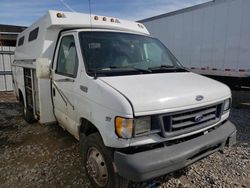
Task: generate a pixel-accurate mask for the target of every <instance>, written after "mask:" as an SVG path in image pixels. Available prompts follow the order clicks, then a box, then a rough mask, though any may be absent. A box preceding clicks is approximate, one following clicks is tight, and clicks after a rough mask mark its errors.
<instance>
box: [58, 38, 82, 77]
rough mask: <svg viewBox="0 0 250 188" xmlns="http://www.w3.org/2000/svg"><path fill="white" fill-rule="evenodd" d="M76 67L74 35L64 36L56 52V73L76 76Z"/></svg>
mask: <svg viewBox="0 0 250 188" xmlns="http://www.w3.org/2000/svg"><path fill="white" fill-rule="evenodd" d="M77 67H78V58H77V52H76V46H75V40H74V37H73V36H72V35H69V36H65V37H63V38H62V40H61V44H60V48H59V52H58V57H57V67H56V73H58V74H62V75H65V76H70V77H76V73H77Z"/></svg>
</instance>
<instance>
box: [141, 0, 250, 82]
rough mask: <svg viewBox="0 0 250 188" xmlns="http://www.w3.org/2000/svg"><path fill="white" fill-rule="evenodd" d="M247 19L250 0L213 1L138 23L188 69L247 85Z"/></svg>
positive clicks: (249, 39) (249, 72) (249, 63)
mask: <svg viewBox="0 0 250 188" xmlns="http://www.w3.org/2000/svg"><path fill="white" fill-rule="evenodd" d="M249 18H250V1H249V0H214V1H211V2H207V3H204V4H200V5H196V6H193V7H189V8H185V9H182V10H177V11H174V12H170V13H167V14H163V15H159V16H155V17H151V18H147V19H144V20H140V21H139V22H141V23H143V24H144V25H145V26H146V27H147V29H148V30H149V31H150V33H151V35H153V36H155V37H157V38H159V39H160V40H161V41H162V42H163V43H164V44H165V45H166V46H168V47H169V49H170V50H171V51H172V52H173V53H174V54H175V55H176V56H177V59H179V60H180V61H181V62H182V64H183V65H184V66H185V67H186V68H187V69H189V70H190V71H193V72H196V73H199V74H203V75H207V76H210V77H212V78H215V79H218V80H220V81H223V82H225V83H227V84H228V85H230V86H250V45H249V44H250V22H249Z"/></svg>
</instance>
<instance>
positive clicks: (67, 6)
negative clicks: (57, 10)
mask: <svg viewBox="0 0 250 188" xmlns="http://www.w3.org/2000/svg"><path fill="white" fill-rule="evenodd" d="M60 1H61V3H62V4H63V5H64V6H65V7H66V8H67V9H69V10H70V11H71V12H75V10H74V9H73V8H71V7H70V6H69V5H68V4H67V3H65V2H64V0H60Z"/></svg>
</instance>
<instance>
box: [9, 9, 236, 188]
mask: <svg viewBox="0 0 250 188" xmlns="http://www.w3.org/2000/svg"><path fill="white" fill-rule="evenodd" d="M12 66H13V67H12V70H13V77H14V86H15V92H16V94H17V96H18V98H19V100H20V102H21V104H23V114H24V118H25V120H26V121H27V122H33V121H34V120H38V121H39V122H40V123H42V124H50V123H55V122H57V123H59V125H60V126H61V127H63V128H64V129H66V130H67V131H68V132H70V133H71V134H72V135H73V136H74V137H75V138H76V139H78V140H79V141H80V152H81V160H82V168H83V169H86V172H87V175H88V177H89V179H90V181H91V183H92V185H93V186H94V187H110V188H111V187H112V188H113V187H126V186H127V185H128V181H129V180H133V181H144V180H147V179H150V178H154V177H157V176H160V175H163V174H166V173H169V172H172V171H175V170H178V169H180V168H183V167H185V166H187V165H189V164H191V163H194V162H196V161H198V160H199V159H201V158H203V157H206V156H208V155H209V154H211V153H213V152H215V151H218V150H222V149H223V147H224V146H230V145H233V144H234V143H235V142H236V129H235V126H234V125H233V124H232V123H231V122H229V121H228V120H227V119H228V116H229V111H230V106H231V92H230V89H229V88H228V87H227V86H226V85H224V84H222V83H219V82H217V81H214V80H212V79H209V78H206V77H203V76H200V75H197V74H194V73H191V72H188V71H187V70H185V69H183V67H182V65H181V64H180V63H179V62H178V61H177V60H176V58H175V57H174V56H173V55H172V54H171V53H170V51H169V50H168V49H167V48H166V47H165V46H164V45H163V44H162V43H161V42H160V41H159V40H157V39H154V38H152V37H150V35H149V33H148V31H147V29H146V28H145V27H144V26H143V24H140V23H136V22H130V21H126V20H121V19H117V18H111V17H106V16H95V15H89V14H82V13H70V12H59V11H49V12H48V14H46V15H45V16H44V17H42V18H41V19H40V20H39V21H37V22H35V23H34V24H33V25H32V26H30V27H29V28H27V29H26V30H25V31H23V32H22V33H21V34H20V35H19V36H18V42H17V46H16V50H15V59H14V62H13V65H12Z"/></svg>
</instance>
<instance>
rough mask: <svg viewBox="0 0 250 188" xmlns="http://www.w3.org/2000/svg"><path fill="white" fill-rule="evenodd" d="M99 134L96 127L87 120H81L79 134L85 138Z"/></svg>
mask: <svg viewBox="0 0 250 188" xmlns="http://www.w3.org/2000/svg"><path fill="white" fill-rule="evenodd" d="M96 132H99V131H98V129H97V128H96V126H94V125H93V124H92V123H91V122H90V121H88V120H87V119H84V118H82V119H81V126H80V133H84V134H85V135H86V136H88V135H90V134H92V133H96Z"/></svg>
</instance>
